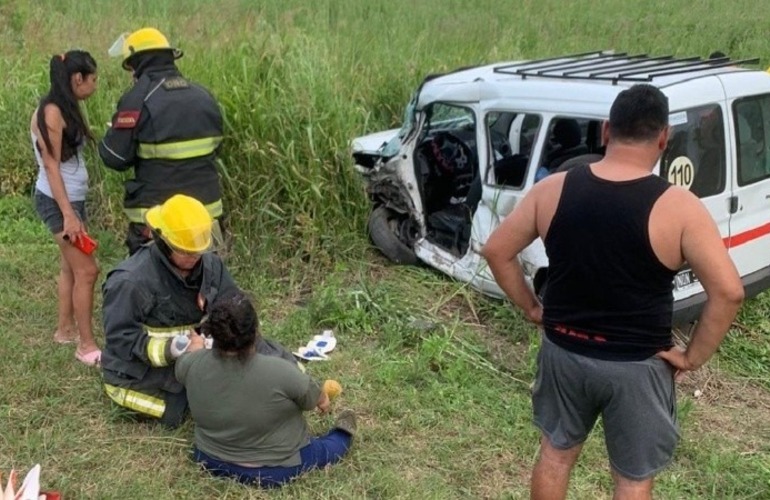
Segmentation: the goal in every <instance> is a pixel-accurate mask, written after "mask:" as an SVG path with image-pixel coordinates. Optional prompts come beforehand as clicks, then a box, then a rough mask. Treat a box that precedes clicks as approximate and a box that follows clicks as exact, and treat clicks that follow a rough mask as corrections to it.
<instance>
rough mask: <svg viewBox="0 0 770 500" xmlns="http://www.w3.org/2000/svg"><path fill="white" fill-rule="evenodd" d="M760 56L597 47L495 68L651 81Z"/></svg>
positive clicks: (566, 76)
mask: <svg viewBox="0 0 770 500" xmlns="http://www.w3.org/2000/svg"><path fill="white" fill-rule="evenodd" d="M758 63H759V58H758V57H755V58H752V59H738V60H735V61H733V60H731V59H730V58H729V57H726V56H725V57H714V58H711V59H702V58H700V57H681V58H676V57H674V56H672V55H666V56H655V57H650V56H648V55H647V54H634V55H628V53H627V52H618V53H616V52H613V51H609V50H598V51H592V52H583V53H580V54H572V55H567V56H559V57H549V58H547V59H535V60H532V61H523V62H518V63H513V64H504V65H501V66H496V67H495V68H494V72H495V73H501V74H508V75H516V76H520V77H521V78H522V79H526V78H527V77H530V76H536V77H541V78H562V79H573V80H603V81H610V82H612V84H613V85H617V83H618V82H650V81H652V80H653V79H655V78H658V77H663V76H671V75H679V74H685V73H693V72H696V71H704V70H708V69H714V68H727V67H730V66H738V65H740V64H758Z"/></svg>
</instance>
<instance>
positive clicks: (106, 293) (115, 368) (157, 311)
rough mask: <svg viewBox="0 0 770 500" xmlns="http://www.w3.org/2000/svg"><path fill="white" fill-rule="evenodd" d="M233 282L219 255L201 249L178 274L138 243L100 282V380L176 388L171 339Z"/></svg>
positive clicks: (151, 248) (129, 385)
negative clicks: (102, 342) (102, 336)
mask: <svg viewBox="0 0 770 500" xmlns="http://www.w3.org/2000/svg"><path fill="white" fill-rule="evenodd" d="M235 289H236V285H235V283H234V282H233V279H232V277H231V276H230V273H229V272H228V271H227V269H226V268H225V267H224V264H223V263H222V261H221V260H220V258H219V257H218V256H216V255H215V254H212V253H208V254H204V255H203V256H202V259H201V262H200V263H199V264H198V266H196V267H195V269H194V270H193V272H192V273H191V275H190V276H188V277H187V278H182V277H181V276H180V275H179V274H177V272H176V271H175V270H174V267H173V266H172V265H171V263H170V262H169V261H168V259H167V258H166V257H165V256H164V255H163V253H162V252H161V251H160V249H159V248H158V246H157V245H155V244H151V245H147V246H144V247H142V248H141V249H139V251H138V252H136V253H135V254H134V255H133V256H131V257H130V258H128V259H127V260H125V261H123V262H122V263H120V264H118V266H117V267H116V268H115V269H113V270H112V271H110V273H109V274H108V275H107V278H106V280H105V282H104V285H103V286H102V293H103V297H104V305H103V314H104V334H105V346H104V349H103V350H102V360H101V362H102V369H103V372H104V381H105V382H106V383H107V384H111V385H114V386H117V387H125V388H130V389H134V390H139V391H141V390H142V389H146V390H158V389H160V390H164V391H168V392H179V391H181V389H182V386H181V385H180V384H179V382H177V381H176V379H175V378H174V369H173V361H174V360H173V358H172V356H171V340H172V339H173V337H174V336H175V335H177V334H183V333H187V332H189V331H190V330H192V329H194V328H196V327H197V326H198V325H199V324H200V321H201V319H202V318H203V316H204V314H205V309H207V308H208V307H209V305H211V304H213V303H214V301H215V300H216V299H217V297H218V296H222V295H224V294H227V293H228V292H232V291H235Z"/></svg>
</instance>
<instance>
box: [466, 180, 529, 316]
mask: <svg viewBox="0 0 770 500" xmlns="http://www.w3.org/2000/svg"><path fill="white" fill-rule="evenodd" d="M537 191H538V190H535V189H533V190H532V191H530V193H529V194H528V195H527V196H525V197H524V199H523V200H522V201H521V203H519V204H518V205H517V206H516V207H515V208H514V210H513V211H512V212H511V213H510V214H509V215H508V216H507V217H506V218H505V219H503V222H502V223H500V226H498V227H497V229H495V231H494V232H493V233H492V234H491V235H490V236H489V239H488V240H487V242H486V244H485V245H484V248H482V250H481V255H482V256H483V257H484V258H485V259H486V261H487V264H489V269H490V270H491V271H492V275H493V276H494V277H495V281H497V284H498V285H500V288H502V289H503V291H504V292H505V294H506V295H507V296H508V298H509V299H511V301H512V302H513V303H514V304H516V305H517V306H518V307H520V308H521V309H522V310H523V311H524V313H525V314H526V316H527V318H528V319H529V320H530V321H533V322H534V323H537V324H540V323H541V322H542V320H543V308H542V305H541V304H540V301H539V300H538V298H537V297H536V296H535V294H534V293H533V292H532V290H531V289H530V288H529V286H527V282H526V281H525V280H524V271H523V269H522V268H521V264H520V263H519V260H518V255H519V253H520V252H521V251H522V250H524V248H526V247H527V246H528V245H529V244H530V243H532V242H533V241H534V240H535V238H537V236H538V233H537V224H536V222H537V221H536V218H537V209H536V205H537V202H536V197H537Z"/></svg>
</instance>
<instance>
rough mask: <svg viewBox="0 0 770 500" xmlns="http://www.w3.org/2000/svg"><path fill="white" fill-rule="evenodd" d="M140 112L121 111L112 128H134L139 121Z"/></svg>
mask: <svg viewBox="0 0 770 500" xmlns="http://www.w3.org/2000/svg"><path fill="white" fill-rule="evenodd" d="M139 113H140V111H119V112H118V116H117V118H116V119H115V121H114V122H113V124H112V128H134V127H136V123H137V122H138V121H139Z"/></svg>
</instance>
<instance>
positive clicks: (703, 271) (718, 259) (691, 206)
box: [659, 195, 744, 371]
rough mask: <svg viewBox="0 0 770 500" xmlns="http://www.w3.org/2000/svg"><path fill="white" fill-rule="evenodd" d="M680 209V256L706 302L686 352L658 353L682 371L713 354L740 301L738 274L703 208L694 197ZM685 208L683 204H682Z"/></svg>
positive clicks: (736, 311) (700, 364) (695, 366)
mask: <svg viewBox="0 0 770 500" xmlns="http://www.w3.org/2000/svg"><path fill="white" fill-rule="evenodd" d="M690 196H691V198H690V199H689V200H687V204H686V205H685V206H684V207H683V208H685V210H683V212H684V213H685V214H686V215H685V217H686V219H685V222H684V227H683V231H682V240H681V242H682V256H683V257H684V259H685V260H686V261H687V263H688V264H689V265H690V266H691V267H692V270H693V272H694V273H695V275H696V276H697V277H698V279H699V280H700V282H701V284H702V285H703V288H704V290H705V291H706V295H707V297H708V298H707V300H706V304H705V306H704V308H703V312H702V313H701V316H700V318H699V320H698V323H697V325H696V327H695V330H694V332H693V334H692V338H691V339H690V343H689V345H688V346H687V349H686V350H685V351H680V350H677V349H672V350H669V351H667V352H665V353H660V354H659V355H660V357H662V358H663V359H665V360H666V361H668V362H669V363H671V364H672V365H673V366H674V367H676V368H677V369H679V370H682V371H690V370H696V369H698V368H699V367H701V366H702V365H703V364H704V363H706V361H708V360H709V358H711V356H712V355H713V354H714V353H715V352H716V350H717V348H718V347H719V344H720V343H721V342H722V340H723V339H724V337H725V335H726V334H727V331H728V330H729V329H730V325H731V324H732V322H733V319H735V315H736V314H737V313H738V309H739V308H740V306H741V302H742V301H743V296H744V291H743V284H742V283H741V279H740V276H739V275H738V271H737V270H736V269H735V264H733V261H732V259H730V256H729V255H728V253H727V249H726V248H725V246H724V244H723V242H722V238H721V236H720V235H719V230H718V228H717V226H716V223H715V222H714V220H713V219H712V218H711V217H710V216H709V214H708V212H707V210H706V207H704V206H703V204H702V203H701V202H700V200H697V199H696V198H695V197H694V196H692V195H690ZM683 205H684V204H683Z"/></svg>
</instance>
